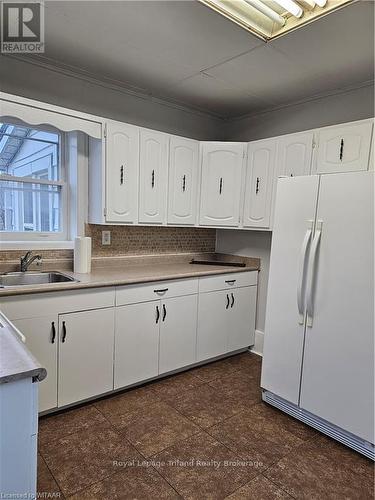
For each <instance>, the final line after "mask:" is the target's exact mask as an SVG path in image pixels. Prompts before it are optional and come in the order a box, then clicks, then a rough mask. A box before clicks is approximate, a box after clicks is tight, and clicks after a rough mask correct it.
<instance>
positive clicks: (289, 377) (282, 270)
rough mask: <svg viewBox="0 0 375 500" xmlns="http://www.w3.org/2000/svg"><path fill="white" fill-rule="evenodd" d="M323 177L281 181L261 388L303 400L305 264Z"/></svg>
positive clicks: (296, 400)
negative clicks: (301, 383)
mask: <svg viewBox="0 0 375 500" xmlns="http://www.w3.org/2000/svg"><path fill="white" fill-rule="evenodd" d="M318 187H319V176H309V177H292V178H282V179H279V181H278V186H277V197H276V208H275V221H274V230H273V235H272V248H271V263H270V278H269V283H268V297H267V313H266V326H265V335H264V351H263V365H262V381H261V386H262V387H263V388H264V389H267V390H269V391H271V392H273V393H274V394H277V395H278V396H281V397H282V398H284V399H286V400H288V401H290V402H291V403H295V404H298V400H299V391H300V381H301V365H302V352H303V343H304V332H305V288H306V267H307V266H306V264H307V260H308V256H309V248H310V245H311V241H312V225H313V221H314V219H315V212H316V203H317V197H318Z"/></svg>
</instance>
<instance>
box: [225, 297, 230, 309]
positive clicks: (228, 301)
mask: <svg viewBox="0 0 375 500" xmlns="http://www.w3.org/2000/svg"><path fill="white" fill-rule="evenodd" d="M229 303H230V300H229V295H228V294H227V305H226V306H225V309H228V307H229Z"/></svg>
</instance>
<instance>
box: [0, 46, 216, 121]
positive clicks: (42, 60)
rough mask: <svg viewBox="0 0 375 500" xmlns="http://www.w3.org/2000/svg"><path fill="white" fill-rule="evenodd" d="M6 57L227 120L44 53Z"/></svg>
mask: <svg viewBox="0 0 375 500" xmlns="http://www.w3.org/2000/svg"><path fill="white" fill-rule="evenodd" d="M3 56H4V57H9V58H10V59H15V60H17V61H20V62H24V63H27V64H31V65H33V66H38V67H40V68H42V69H46V70H48V71H53V72H54V73H60V74H62V75H64V76H68V77H70V78H76V79H79V80H82V81H85V82H88V83H91V84H93V85H96V86H99V87H103V88H105V89H109V90H113V91H115V92H120V93H122V94H126V95H129V96H132V97H135V98H136V99H142V100H144V101H152V102H155V103H157V104H159V105H161V106H166V107H169V108H172V109H176V110H178V111H183V112H185V113H190V114H193V115H198V116H205V117H206V118H207V117H208V118H211V119H212V118H213V119H215V120H217V121H219V122H220V121H223V120H225V117H224V116H222V115H220V114H218V113H214V112H212V111H208V110H206V109H202V108H200V107H198V106H194V105H187V104H185V103H183V102H181V101H179V100H178V99H173V98H168V97H165V96H160V95H156V94H153V93H152V92H148V91H147V90H145V89H142V88H139V87H135V86H132V85H130V84H128V83H124V82H121V81H119V80H115V79H112V78H108V77H105V76H101V77H100V78H99V77H98V76H97V75H94V74H93V73H91V72H89V71H86V70H84V69H81V68H77V67H76V66H71V65H68V64H65V63H61V62H59V61H56V60H54V59H50V58H47V57H45V56H42V55H38V56H32V55H27V56H23V55H8V54H6V55H5V54H3Z"/></svg>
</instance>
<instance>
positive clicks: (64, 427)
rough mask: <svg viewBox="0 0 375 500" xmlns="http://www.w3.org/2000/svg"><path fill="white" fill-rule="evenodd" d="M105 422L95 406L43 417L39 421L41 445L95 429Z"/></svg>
mask: <svg viewBox="0 0 375 500" xmlns="http://www.w3.org/2000/svg"><path fill="white" fill-rule="evenodd" d="M105 421H106V419H105V418H104V417H103V415H102V414H101V413H100V412H99V411H98V410H97V409H96V408H95V406H93V405H88V406H83V407H81V408H76V409H72V410H69V411H66V412H64V413H59V414H57V415H51V416H47V417H41V418H40V419H39V443H40V444H45V443H46V444H48V443H50V442H51V441H53V440H55V439H59V438H61V437H64V436H67V435H68V434H73V433H74V432H78V431H83V430H85V429H88V428H90V427H95V426H97V425H100V424H102V423H104V422H105Z"/></svg>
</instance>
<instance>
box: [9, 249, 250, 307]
mask: <svg viewBox="0 0 375 500" xmlns="http://www.w3.org/2000/svg"><path fill="white" fill-rule="evenodd" d="M230 258H231V259H230ZM189 260H190V259H189ZM189 260H188V259H186V258H185V260H182V259H181V260H179V259H174V258H172V257H171V258H170V259H169V262H168V258H167V257H166V258H164V259H156V260H154V259H147V258H144V259H137V261H136V262H135V263H130V262H131V261H129V259H128V260H126V259H125V262H126V263H124V261H121V260H120V259H117V260H116V259H108V260H107V261H106V263H105V264H106V265H96V266H95V267H93V268H92V271H91V273H88V274H78V273H73V272H71V271H66V270H63V271H62V272H63V273H64V274H67V275H69V276H72V277H74V278H75V279H77V280H79V281H78V282H67V283H51V284H47V285H27V286H22V287H20V286H19V287H7V288H3V289H0V299H1V297H4V296H9V295H21V294H22V295H24V294H27V293H41V292H51V291H57V290H75V289H82V288H97V287H104V286H118V285H133V284H137V283H147V282H153V281H168V280H175V279H184V278H198V277H202V276H212V275H217V274H227V273H239V272H247V271H258V270H259V259H253V258H244V257H235V256H224V255H223V256H222V258H220V259H217V260H220V261H221V262H222V261H223V260H224V261H230V260H232V261H236V262H245V264H246V266H245V267H231V266H224V265H218V266H215V265H206V264H190V262H189ZM101 264H102V263H101ZM54 270H55V271H58V270H59V269H58V268H56V269H54Z"/></svg>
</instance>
